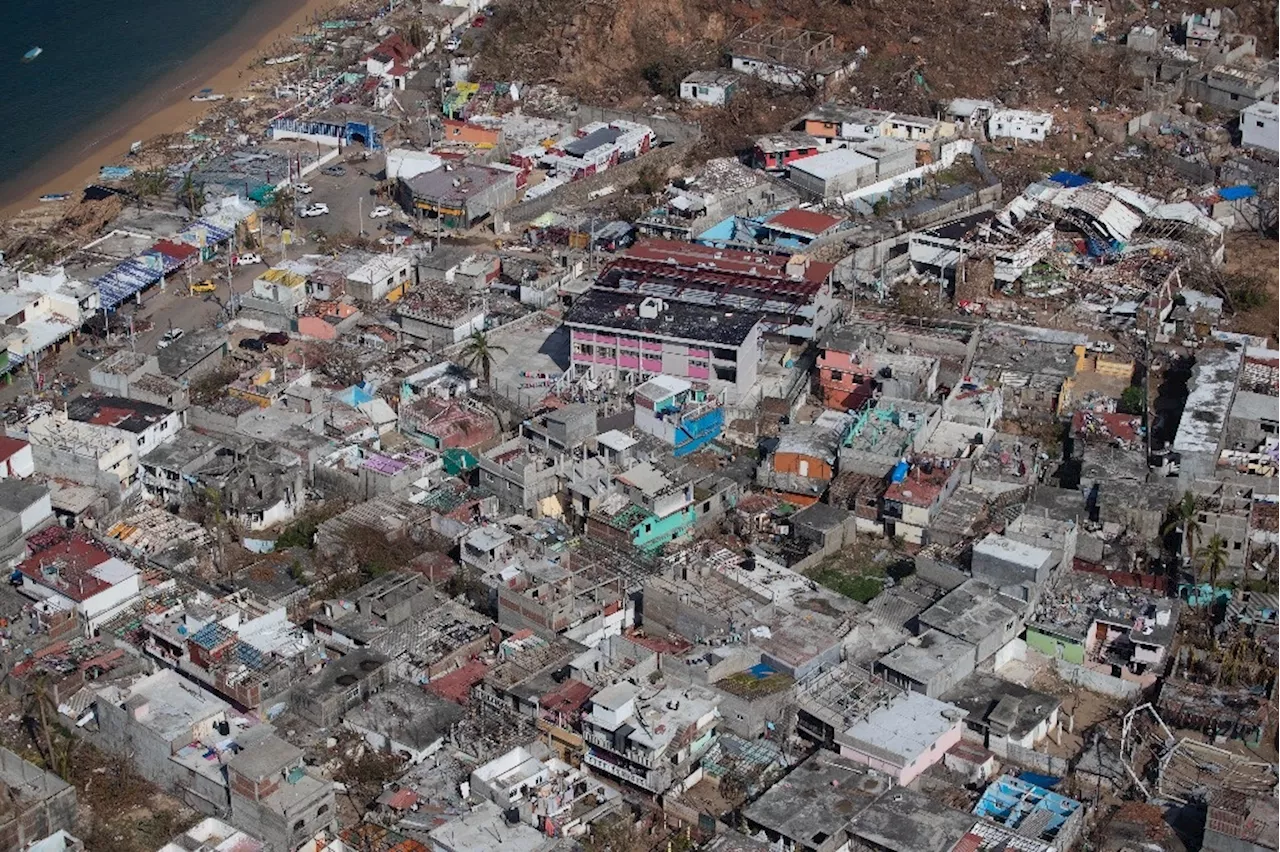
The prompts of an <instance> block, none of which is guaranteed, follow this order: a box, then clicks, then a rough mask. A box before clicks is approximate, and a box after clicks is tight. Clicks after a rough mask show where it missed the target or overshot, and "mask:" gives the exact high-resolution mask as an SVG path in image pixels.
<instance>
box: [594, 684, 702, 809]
mask: <svg viewBox="0 0 1280 852" xmlns="http://www.w3.org/2000/svg"><path fill="white" fill-rule="evenodd" d="M719 703H720V697H719V696H718V695H716V694H714V693H711V692H708V691H707V690H704V689H701V688H700V687H696V686H690V687H687V688H685V689H678V688H675V687H667V688H665V689H660V690H651V691H648V692H646V691H644V690H642V689H641V688H640V687H638V686H635V685H633V684H631V683H627V682H625V681H624V682H622V683H617V684H614V685H613V686H610V687H607V688H605V689H602V690H600V691H599V692H597V693H596V694H595V695H594V696H592V698H591V711H590V712H589V713H588V714H586V715H584V716H583V717H582V738H583V739H584V740H585V741H586V742H587V744H588V746H589V747H588V749H587V753H586V754H585V755H584V756H583V763H585V764H587V765H588V766H590V767H592V769H594V770H597V771H599V772H601V773H603V774H605V775H609V776H612V777H613V778H617V779H621V780H623V781H626V782H628V783H630V784H634V785H635V786H637V787H640V788H641V789H644V790H648V791H649V792H651V793H663V792H666V790H667V789H668V788H670V787H671V786H672V785H673V784H681V783H683V782H684V781H685V779H686V778H687V777H688V776H689V774H690V772H691V771H693V766H694V764H695V763H696V762H697V760H698V758H700V757H702V755H704V754H705V753H706V752H707V750H708V749H709V748H711V745H712V744H713V743H714V742H715V739H716V728H717V726H718V725H719V722H720V711H719V710H718V705H719Z"/></svg>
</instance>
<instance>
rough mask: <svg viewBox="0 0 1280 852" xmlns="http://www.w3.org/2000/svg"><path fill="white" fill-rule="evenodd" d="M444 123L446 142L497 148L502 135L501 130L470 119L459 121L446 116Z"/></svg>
mask: <svg viewBox="0 0 1280 852" xmlns="http://www.w3.org/2000/svg"><path fill="white" fill-rule="evenodd" d="M443 124H444V141H446V142H463V143H465V144H467V145H475V146H476V147H479V148H495V147H497V145H498V139H499V137H501V135H502V131H501V130H497V129H493V128H488V127H483V126H481V125H479V124H472V123H471V122H469V121H459V120H457V119H456V118H446V119H444V120H443Z"/></svg>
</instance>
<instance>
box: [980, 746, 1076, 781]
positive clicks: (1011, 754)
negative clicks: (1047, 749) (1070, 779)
mask: <svg viewBox="0 0 1280 852" xmlns="http://www.w3.org/2000/svg"><path fill="white" fill-rule="evenodd" d="M1002 750H1003V751H1004V752H1005V754H1002V755H998V756H999V757H1004V758H1007V759H1008V760H1010V761H1012V762H1013V763H1016V764H1018V765H1019V766H1025V767H1026V768H1028V769H1032V770H1035V771H1036V772H1041V773H1044V774H1045V775H1054V776H1057V777H1058V778H1062V777H1064V776H1066V775H1067V773H1069V772H1070V771H1071V764H1070V763H1068V762H1067V761H1065V760H1063V759H1062V758H1060V757H1054V756H1053V755H1051V754H1045V753H1044V752H1040V751H1035V750H1034V749H1029V748H1024V747H1022V746H1020V745H1018V744H1017V743H1012V742H1006V743H1005V746H1004V748H1003V749H1002Z"/></svg>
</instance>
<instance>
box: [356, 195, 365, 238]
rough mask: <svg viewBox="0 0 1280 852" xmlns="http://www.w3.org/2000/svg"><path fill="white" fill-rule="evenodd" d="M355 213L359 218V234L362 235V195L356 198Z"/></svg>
mask: <svg viewBox="0 0 1280 852" xmlns="http://www.w3.org/2000/svg"><path fill="white" fill-rule="evenodd" d="M356 205H357V206H356V210H357V213H356V215H357V216H358V217H359V218H360V236H362V237H363V236H364V196H363V195H362V196H360V197H359V198H357V199H356Z"/></svg>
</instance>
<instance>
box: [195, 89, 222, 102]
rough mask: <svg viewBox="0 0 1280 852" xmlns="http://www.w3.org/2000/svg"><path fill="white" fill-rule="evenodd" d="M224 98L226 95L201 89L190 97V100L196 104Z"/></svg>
mask: <svg viewBox="0 0 1280 852" xmlns="http://www.w3.org/2000/svg"><path fill="white" fill-rule="evenodd" d="M225 97H226V95H220V94H218V93H217V92H215V91H214V90H213V89H201V90H200V91H199V92H197V93H196V94H194V95H192V96H191V100H193V101H195V102H196V103H203V102H205V101H220V100H222V99H223V98H225Z"/></svg>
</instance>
